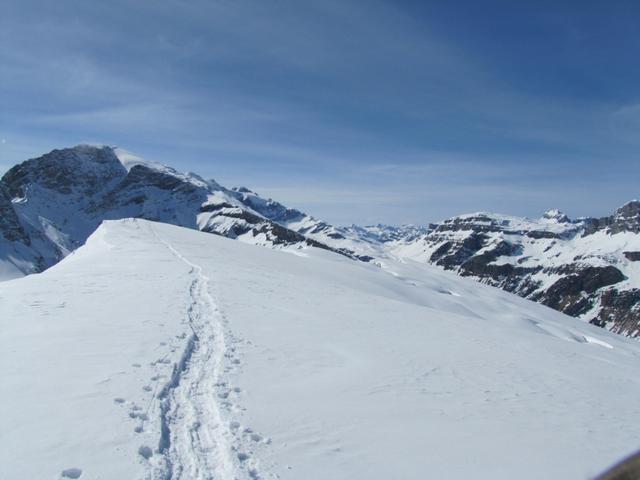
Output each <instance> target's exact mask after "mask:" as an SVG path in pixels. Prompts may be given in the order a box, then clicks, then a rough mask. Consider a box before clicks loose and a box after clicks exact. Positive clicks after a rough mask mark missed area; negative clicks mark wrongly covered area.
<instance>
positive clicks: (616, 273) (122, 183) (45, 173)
mask: <svg viewBox="0 0 640 480" xmlns="http://www.w3.org/2000/svg"><path fill="white" fill-rule="evenodd" d="M126 217H136V218H144V219H147V220H153V221H158V222H164V223H170V224H174V225H178V226H182V227H187V228H192V229H198V230H201V231H203V232H208V233H212V234H217V235H221V236H225V237H228V238H233V239H237V240H239V241H242V242H246V243H251V244H256V245H262V246H266V247H269V248H276V249H301V248H307V247H317V248H323V249H327V250H331V251H334V252H336V253H339V254H342V255H345V256H348V257H350V258H352V259H354V260H361V261H367V262H373V263H375V264H377V265H380V266H381V267H384V266H385V259H388V258H401V259H405V260H412V261H417V262H423V263H428V264H433V265H436V266H438V267H440V268H443V269H446V270H451V271H454V272H456V273H458V274H460V275H462V276H467V277H471V278H474V279H477V280H479V281H481V282H483V283H486V284H490V285H493V286H496V287H499V288H502V289H504V290H507V291H509V292H513V293H515V294H517V295H520V296H522V297H525V298H528V299H531V300H533V301H536V302H540V303H543V304H545V305H547V306H549V307H551V308H554V309H556V310H559V311H562V312H564V313H566V314H568V315H572V316H576V317H580V318H582V319H583V320H585V321H588V322H590V323H593V324H596V325H599V326H601V327H605V328H607V329H608V330H611V331H613V332H616V333H620V334H623V335H626V336H630V337H637V336H638V334H639V332H640V327H639V326H638V323H639V322H640V202H638V201H633V202H629V203H628V204H626V205H624V206H623V207H621V208H619V209H618V210H616V212H614V214H613V215H611V216H608V217H604V218H581V219H578V220H570V219H569V218H567V217H566V216H565V215H563V214H562V213H561V212H559V211H557V210H552V211H549V212H547V213H545V215H544V216H543V217H542V218H540V219H535V220H532V219H523V218H518V217H509V216H504V215H495V214H489V213H475V214H470V215H461V216H458V217H454V218H451V219H448V220H445V221H443V222H441V223H437V224H431V225H429V226H428V227H421V226H402V227H391V226H386V225H376V226H366V227H361V226H356V225H353V226H350V227H336V226H333V225H330V224H328V223H326V222H323V221H321V220H317V219H315V218H313V217H311V216H309V215H307V214H305V213H303V212H301V211H299V210H295V209H291V208H287V207H285V206H283V205H282V204H280V203H278V202H275V201H273V200H271V199H264V198H262V197H260V196H259V195H258V194H256V193H254V192H252V191H251V190H249V189H247V188H243V187H242V188H234V189H227V188H225V187H223V186H221V185H219V184H218V183H216V182H215V181H213V180H205V179H203V178H201V177H199V176H198V175H195V174H192V173H180V172H178V171H176V170H174V169H172V168H170V167H167V166H164V165H160V164H156V163H153V162H146V161H143V160H141V159H138V158H137V157H133V156H132V155H130V154H128V153H127V152H124V151H122V150H119V149H116V148H111V147H106V146H105V147H95V146H87V145H81V146H77V147H74V148H68V149H61V150H53V151H52V152H50V153H48V154H46V155H43V156H41V157H39V158H35V159H31V160H28V161H26V162H23V163H21V164H19V165H16V166H14V167H13V168H11V169H10V170H9V171H8V172H6V174H5V175H4V176H3V177H2V180H0V279H7V278H15V277H19V276H22V275H27V274H31V273H37V272H41V271H43V270H45V269H46V268H48V267H50V266H52V265H54V264H55V263H57V262H58V261H59V260H61V259H62V258H64V257H65V256H66V255H68V254H69V253H70V252H72V251H73V250H75V249H76V248H78V247H79V246H80V245H82V244H83V243H84V242H85V240H86V239H87V238H88V236H89V235H90V234H91V233H92V232H93V231H95V230H96V228H97V227H98V226H99V225H100V223H101V222H102V221H103V220H114V219H120V218H126Z"/></svg>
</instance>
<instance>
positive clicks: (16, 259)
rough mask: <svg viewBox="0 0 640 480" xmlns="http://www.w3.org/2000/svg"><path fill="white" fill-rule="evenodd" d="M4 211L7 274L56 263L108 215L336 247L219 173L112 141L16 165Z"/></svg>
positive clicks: (4, 193) (0, 243)
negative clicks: (230, 185) (154, 158)
mask: <svg viewBox="0 0 640 480" xmlns="http://www.w3.org/2000/svg"><path fill="white" fill-rule="evenodd" d="M0 212H2V213H3V216H2V218H3V220H2V221H1V222H0V275H1V276H2V277H4V278H10V277H15V276H20V275H24V274H29V273H34V272H40V271H42V270H44V269H45V268H47V267H50V266H51V265H53V264H55V263H56V262H58V261H59V260H60V259H61V258H63V257H64V256H65V255H67V254H68V253H69V252H71V251H73V250H74V249H76V248H78V247H79V246H80V245H82V244H83V243H84V242H85V240H86V239H87V237H88V236H89V235H90V234H91V233H92V232H93V231H94V230H95V229H96V228H97V227H98V225H99V224H100V223H101V222H102V221H103V220H108V219H118V218H124V217H139V218H147V219H150V220H155V221H161V222H166V223H172V224H175V225H179V226H184V227H189V228H197V229H200V230H203V231H206V232H209V233H215V234H219V235H224V236H228V237H231V238H235V239H238V240H240V241H244V242H248V243H254V244H260V245H265V246H269V247H273V248H305V247H307V246H317V247H321V248H330V247H328V246H326V245H324V244H322V243H321V242H319V241H317V240H314V239H311V238H307V237H305V236H304V235H302V234H300V233H299V232H296V231H293V230H290V229H288V228H286V226H283V225H281V224H279V223H276V222H274V221H273V220H272V219H270V218H268V217H267V216H265V215H263V214H262V213H260V212H259V211H257V210H256V209H254V208H252V207H251V205H250V203H249V202H243V201H242V198H241V196H239V195H238V193H237V192H234V191H231V190H227V189H225V188H224V187H222V186H220V185H218V184H217V183H216V182H215V181H213V180H204V179H203V178H201V177H200V176H198V175H196V174H193V173H181V172H178V171H176V170H175V169H173V168H171V167H168V166H165V165H161V164H158V163H155V162H148V161H144V160H142V159H140V158H139V157H136V156H135V155H133V154H131V153H129V152H126V151H124V150H121V149H114V148H111V147H107V146H101V147H100V146H90V145H80V146H77V147H74V148H69V149H62V150H54V151H52V152H50V153H48V154H46V155H43V156H42V157H39V158H36V159H32V160H28V161H26V162H23V163H21V164H19V165H16V166H15V167H13V168H11V169H10V170H9V171H8V172H7V173H6V174H5V175H4V176H3V178H2V180H1V181H0ZM345 253H347V254H348V252H345Z"/></svg>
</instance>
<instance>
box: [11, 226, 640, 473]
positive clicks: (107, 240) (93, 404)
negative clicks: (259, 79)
mask: <svg viewBox="0 0 640 480" xmlns="http://www.w3.org/2000/svg"><path fill="white" fill-rule="evenodd" d="M303 252H304V253H303V255H300V254H297V255H291V254H288V252H283V251H274V250H270V249H265V248H260V247H257V246H254V245H247V244H244V243H242V242H237V241H233V240H229V239H226V238H222V237H219V236H215V235H209V234H206V233H202V232H198V231H195V230H189V229H185V228H180V227H175V226H171V225H166V224H159V223H152V222H148V221H143V220H120V221H108V222H104V223H103V224H102V225H101V226H100V228H99V229H98V230H97V231H96V232H95V233H94V234H93V235H92V236H91V237H90V238H89V240H88V242H87V244H86V245H85V246H83V247H81V248H80V249H78V250H76V251H74V252H73V253H71V254H70V255H69V256H68V257H66V258H65V259H64V260H63V261H62V262H60V263H59V264H57V265H55V266H54V267H52V268H51V269H49V270H47V271H45V272H44V273H42V274H37V275H30V276H27V277H24V278H20V279H16V280H11V281H6V282H3V283H1V284H0V328H1V329H2V332H3V334H2V336H0V364H2V365H3V366H4V367H5V369H4V378H3V383H2V392H1V393H2V395H1V397H0V398H1V399H0V409H1V410H2V411H3V412H6V413H7V414H4V415H2V416H0V432H2V434H1V436H0V452H2V454H1V455H2V456H1V457H0V461H1V462H2V469H3V477H5V478H80V479H82V480H86V479H98V478H101V479H111V478H114V479H115V478H162V479H165V478H175V479H179V478H182V479H204V478H211V476H213V478H222V479H234V478H238V479H255V478H264V479H268V478H281V479H283V480H286V479H310V480H313V479H327V478H330V479H354V478H370V479H378V478H379V479H388V478H403V479H423V478H450V479H458V478H459V479H466V478H493V479H495V478H504V479H510V478H519V479H539V478H566V479H584V478H587V477H590V476H593V475H594V474H595V473H597V472H598V471H601V470H602V469H604V468H605V467H607V466H608V465H610V464H611V463H612V462H614V461H615V460H617V459H619V458H621V457H623V456H624V455H626V454H628V453H630V452H631V451H632V450H633V449H634V448H635V447H636V446H637V429H636V425H635V423H634V422H633V419H634V418H638V415H639V414H640V405H638V402H637V398H638V396H639V395H640V376H639V375H638V357H639V355H640V344H638V342H634V341H631V340H628V339H625V338H623V337H621V336H616V335H612V334H609V333H608V332H606V331H605V330H603V329H599V328H596V327H593V326H590V325H588V324H585V323H583V322H581V321H580V320H577V319H573V318H570V317H567V316H564V315H562V314H560V313H558V312H555V311H552V310H550V309H548V308H546V307H543V306H541V305H538V304H535V303H532V302H529V301H526V300H523V299H521V298H518V297H516V296H513V295H510V294H507V293H505V292H502V291H500V290H497V289H494V288H491V287H487V286H485V285H481V284H478V283H476V282H474V281H472V280H468V279H464V278H460V277H457V276H455V275H454V274H453V273H450V272H443V271H441V270H439V269H437V268H435V267H430V266H426V265H423V264H420V263H418V262H413V261H411V260H408V259H405V260H404V261H402V262H400V261H396V260H393V259H384V260H383V261H382V266H383V268H378V267H376V266H373V265H368V264H365V263H362V262H354V261H351V260H349V259H347V258H344V257H342V256H339V255H336V254H333V253H331V252H327V251H323V250H319V249H315V248H307V249H305V250H303ZM299 253H301V252H299Z"/></svg>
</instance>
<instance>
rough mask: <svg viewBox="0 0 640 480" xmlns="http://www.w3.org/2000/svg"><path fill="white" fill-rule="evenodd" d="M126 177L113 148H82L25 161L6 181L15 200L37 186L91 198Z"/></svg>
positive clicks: (53, 152)
mask: <svg viewBox="0 0 640 480" xmlns="http://www.w3.org/2000/svg"><path fill="white" fill-rule="evenodd" d="M126 174H127V171H126V169H125V168H124V167H123V166H122V164H121V163H120V161H119V160H118V157H117V156H116V154H115V151H114V149H113V148H111V147H107V146H101V147H98V146H92V145H78V146H75V147H72V148H65V149H61V150H53V151H51V152H49V153H47V154H45V155H42V156H41V157H38V158H33V159H30V160H27V161H25V162H22V163H20V164H18V165H16V166H15V167H13V168H11V169H10V170H9V171H8V172H7V173H5V174H4V176H3V177H2V182H3V183H4V185H5V186H6V188H7V191H8V193H9V195H10V196H11V197H12V198H21V197H25V196H26V194H27V187H28V186H29V185H36V184H37V185H39V186H41V187H43V188H46V189H48V190H52V191H54V192H57V193H61V194H71V193H74V192H75V193H78V194H80V195H85V196H91V195H94V194H95V193H96V192H98V191H99V190H100V189H102V188H103V187H104V186H105V184H106V183H109V182H111V181H113V180H114V179H119V178H124V176H125V175H126Z"/></svg>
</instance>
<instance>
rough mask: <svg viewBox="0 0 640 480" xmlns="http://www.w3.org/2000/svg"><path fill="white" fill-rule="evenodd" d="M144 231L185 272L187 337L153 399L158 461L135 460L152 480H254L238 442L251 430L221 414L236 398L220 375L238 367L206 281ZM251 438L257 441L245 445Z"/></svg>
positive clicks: (196, 267)
mask: <svg viewBox="0 0 640 480" xmlns="http://www.w3.org/2000/svg"><path fill="white" fill-rule="evenodd" d="M149 228H150V230H151V232H152V233H153V235H154V236H155V237H156V238H157V239H158V241H160V242H161V243H162V244H164V245H165V246H166V247H167V249H168V250H169V251H170V252H171V253H172V254H173V255H174V256H175V257H176V258H178V259H179V260H180V261H182V262H184V263H185V264H186V265H187V266H189V268H190V271H189V275H190V277H191V283H190V285H189V306H188V309H187V321H188V324H189V327H190V328H191V330H192V334H191V336H190V337H189V339H188V340H187V343H186V346H185V349H184V351H183V353H182V356H181V359H180V361H179V362H178V363H177V364H175V365H174V369H173V373H172V375H171V378H170V380H169V381H168V383H167V384H166V385H165V386H164V388H162V390H161V391H160V392H159V393H158V395H157V398H158V400H159V401H160V415H161V419H160V429H161V434H160V440H159V445H158V453H159V454H160V455H157V456H151V455H145V454H144V452H141V451H139V454H140V455H142V456H143V457H145V458H148V459H149V462H150V467H151V468H150V470H151V471H150V478H151V479H153V480H178V479H186V480H214V479H215V480H218V479H224V480H226V479H229V480H232V479H238V478H250V479H258V478H259V475H258V470H257V468H256V461H255V459H254V458H253V457H252V456H251V455H250V453H249V452H251V448H250V447H249V446H248V445H246V444H245V443H246V439H245V438H244V437H242V436H241V434H243V433H247V432H248V433H251V432H252V430H251V429H248V428H245V429H244V430H243V431H241V432H239V430H240V428H239V427H240V424H239V422H237V421H232V420H231V418H229V417H230V415H228V414H227V413H230V412H225V410H227V411H229V410H231V408H232V407H234V405H233V404H232V403H231V401H230V400H229V396H230V395H231V394H232V393H238V392H239V389H233V388H232V387H231V386H230V385H229V382H228V379H227V378H226V377H227V376H226V375H225V373H226V372H228V371H230V370H231V368H232V365H237V364H238V363H239V361H238V360H237V359H236V358H233V357H234V355H233V354H234V351H235V348H234V347H229V346H228V345H227V338H226V335H225V331H224V323H225V321H224V316H223V314H222V312H220V310H219V309H218V307H217V305H216V303H215V301H214V299H213V297H212V296H211V294H210V293H209V278H208V277H207V276H206V275H204V274H203V273H202V267H200V266H199V265H197V264H195V263H193V262H191V261H189V260H188V259H187V258H185V257H184V256H183V255H182V254H181V253H180V252H179V251H177V250H176V249H175V248H174V247H173V246H172V245H171V244H170V243H168V242H166V241H165V240H163V239H162V238H161V237H160V236H159V235H158V233H157V232H156V231H155V229H154V228H153V227H152V226H149ZM230 340H231V341H234V339H233V338H230ZM227 363H229V365H227ZM235 407H237V406H235ZM252 437H253V438H255V437H256V435H255V434H254V435H252V436H249V439H251V438H252ZM143 448H148V447H141V449H143Z"/></svg>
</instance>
